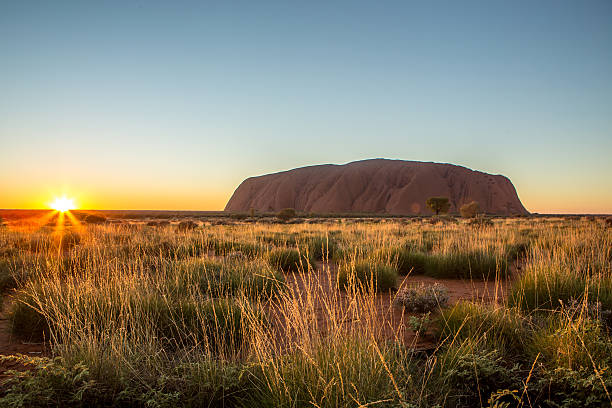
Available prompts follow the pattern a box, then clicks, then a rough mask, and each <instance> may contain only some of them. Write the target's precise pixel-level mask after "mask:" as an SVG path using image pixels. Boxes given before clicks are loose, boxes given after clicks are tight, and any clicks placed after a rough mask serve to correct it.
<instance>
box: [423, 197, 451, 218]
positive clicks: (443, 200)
mask: <svg viewBox="0 0 612 408" xmlns="http://www.w3.org/2000/svg"><path fill="white" fill-rule="evenodd" d="M425 204H427V207H429V208H430V209H431V211H433V212H435V213H436V215H439V214H440V213H442V214H445V213H447V212H448V210H449V209H450V202H449V201H448V197H431V198H428V199H427V201H426V202H425Z"/></svg>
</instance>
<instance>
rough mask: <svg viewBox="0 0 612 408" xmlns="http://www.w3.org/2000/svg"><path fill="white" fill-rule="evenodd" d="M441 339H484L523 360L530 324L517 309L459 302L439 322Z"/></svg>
mask: <svg viewBox="0 0 612 408" xmlns="http://www.w3.org/2000/svg"><path fill="white" fill-rule="evenodd" d="M438 327H439V335H440V337H441V338H449V339H453V341H462V340H467V339H482V341H483V342H484V343H485V344H486V345H488V347H489V348H490V349H497V350H500V351H501V352H503V353H505V354H506V355H508V356H511V357H515V358H518V359H520V358H523V357H524V356H525V355H526V351H525V350H526V347H527V344H528V342H529V339H530V336H529V333H530V331H529V325H528V322H526V321H525V319H524V317H523V316H522V315H521V314H520V313H518V312H517V311H516V310H515V309H507V308H504V307H497V306H491V305H484V304H479V303H473V302H465V301H464V302H458V303H457V304H455V306H453V307H452V308H450V309H446V310H443V311H442V313H441V315H440V318H439V320H438Z"/></svg>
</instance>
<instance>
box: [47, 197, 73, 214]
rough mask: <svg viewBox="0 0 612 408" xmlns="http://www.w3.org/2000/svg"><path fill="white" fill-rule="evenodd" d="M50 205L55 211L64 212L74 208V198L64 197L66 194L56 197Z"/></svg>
mask: <svg viewBox="0 0 612 408" xmlns="http://www.w3.org/2000/svg"><path fill="white" fill-rule="evenodd" d="M50 206H51V208H53V209H54V210H55V211H59V212H66V211H70V210H73V209H74V208H75V205H74V200H73V199H72V198H66V196H63V197H56V198H55V201H53V202H52V203H51V205H50Z"/></svg>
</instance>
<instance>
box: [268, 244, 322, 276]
mask: <svg viewBox="0 0 612 408" xmlns="http://www.w3.org/2000/svg"><path fill="white" fill-rule="evenodd" d="M268 262H269V263H270V265H272V266H274V267H275V268H278V269H280V270H281V271H284V272H296V271H307V270H308V268H309V267H312V266H313V265H314V261H313V260H312V259H311V258H310V257H309V256H308V255H307V254H305V253H301V252H300V251H298V250H297V249H293V248H275V249H273V250H271V251H270V252H269V253H268Z"/></svg>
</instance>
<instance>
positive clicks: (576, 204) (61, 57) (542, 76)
mask: <svg viewBox="0 0 612 408" xmlns="http://www.w3.org/2000/svg"><path fill="white" fill-rule="evenodd" d="M379 157H384V158H392V159H404V160H418V161H434V162H443V163H453V164H458V165H462V166H465V167H469V168H472V169H475V170H480V171H485V172H489V173H493V174H503V175H505V176H507V177H509V178H510V180H511V181H512V182H513V183H514V185H515V187H516V189H517V192H518V194H519V198H520V199H521V201H522V202H523V204H524V205H525V207H526V208H527V209H528V210H529V211H532V212H539V213H612V159H611V157H612V2H610V1H609V0H602V1H596V0H593V1H537V2H533V1H512V2H501V1H482V2H471V1H461V2H458V1H449V2H439V1H422V2H416V1H415V2H411V1H369V2H361V1H347V2H342V1H310V2H294V1H257V2H255V1H244V2H241V1H232V2H223V1H197V2H185V1H165V2H154V1H140V2H135V1H119V2H111V1H74V2H67V1H54V2H49V1H29V0H24V1H8V0H2V1H0V208H45V207H46V206H47V205H48V203H49V202H51V201H52V200H53V198H54V197H55V196H61V195H67V196H68V197H73V198H74V199H75V201H76V204H77V205H78V206H79V207H80V208H90V209H168V210H178V209H185V210H221V209H223V207H224V206H225V203H226V202H227V200H228V199H229V197H230V196H231V194H232V192H233V191H234V189H235V188H236V187H237V186H238V184H240V182H241V181H242V180H243V179H245V178H247V177H250V176H255V175H261V174H266V173H270V172H276V171H281V170H287V169H291V168H295V167H301V166H305V165H313V164H323V163H338V164H340V163H346V162H350V161H354V160H361V159H367V158H379Z"/></svg>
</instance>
